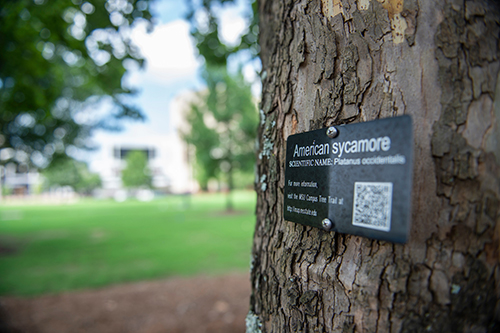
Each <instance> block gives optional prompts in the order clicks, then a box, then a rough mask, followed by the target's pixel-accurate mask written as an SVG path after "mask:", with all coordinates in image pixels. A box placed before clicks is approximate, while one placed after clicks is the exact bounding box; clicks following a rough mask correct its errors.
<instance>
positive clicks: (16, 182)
mask: <svg viewBox="0 0 500 333" xmlns="http://www.w3.org/2000/svg"><path fill="white" fill-rule="evenodd" d="M41 183H42V179H41V177H40V174H39V173H38V172H37V171H36V170H29V169H28V168H27V167H26V165H16V164H14V163H8V164H7V165H6V166H5V167H4V166H0V185H2V186H0V188H3V189H6V190H7V192H8V193H10V194H14V195H29V194H34V193H36V192H37V190H38V189H39V187H40V185H41Z"/></svg>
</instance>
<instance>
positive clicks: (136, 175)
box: [122, 150, 152, 188]
mask: <svg viewBox="0 0 500 333" xmlns="http://www.w3.org/2000/svg"><path fill="white" fill-rule="evenodd" d="M125 161H126V162H127V165H126V167H125V169H123V171H122V181H123V185H125V187H132V188H137V187H150V186H151V180H152V177H151V171H150V170H149V168H148V157H147V156H146V153H145V152H143V151H139V150H133V151H130V152H129V153H128V154H127V156H126V158H125Z"/></svg>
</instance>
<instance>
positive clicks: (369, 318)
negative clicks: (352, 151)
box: [247, 0, 500, 332]
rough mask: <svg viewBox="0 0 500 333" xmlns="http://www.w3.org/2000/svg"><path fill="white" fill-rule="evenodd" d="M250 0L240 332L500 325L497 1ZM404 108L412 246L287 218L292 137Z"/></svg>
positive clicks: (499, 52) (466, 329)
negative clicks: (252, 142) (252, 29)
mask: <svg viewBox="0 0 500 333" xmlns="http://www.w3.org/2000/svg"><path fill="white" fill-rule="evenodd" d="M259 5H260V22H261V24H260V45H261V55H262V63H263V74H262V77H263V94H262V105H261V109H262V112H261V116H262V120H263V122H262V126H261V128H260V133H259V141H260V156H261V158H260V159H259V161H258V179H259V180H260V181H261V182H260V183H259V184H257V192H258V201H257V226H256V230H255V237H254V244H253V258H252V273H251V280H252V288H253V293H252V297H251V312H250V314H249V316H248V318H247V326H248V327H249V329H248V331H258V329H257V326H258V325H257V323H258V322H260V324H261V325H262V326H261V330H262V331H263V332H324V331H330V332H332V331H333V332H353V331H354V332H401V331H403V332H423V331H429V332H487V331H496V330H498V329H499V326H498V320H499V319H500V304H499V301H498V300H499V298H500V297H499V296H500V266H499V255H500V249H499V245H500V243H499V237H500V223H499V220H500V214H499V203H500V184H499V182H500V171H499V170H500V167H499V166H500V145H499V143H500V137H499V136H500V128H499V127H500V84H498V82H499V80H498V76H499V68H500V61H499V55H500V49H499V43H498V40H499V35H500V26H499V21H498V20H499V17H500V11H499V8H498V5H497V3H496V2H495V1H465V2H464V1H458V0H457V1H455V0H453V1H452V0H448V1H444V0H440V1H417V0H405V1H404V2H403V0H398V1H394V0H385V1H382V0H378V1H375V0H372V1H370V0H358V1H354V0H323V1H319V0H313V1H307V0H302V1H291V0H283V1H273V0H260V1H259ZM403 114H408V115H411V116H412V117H413V126H414V141H415V142H414V161H415V162H414V180H413V184H414V185H413V199H412V205H413V213H412V226H411V232H410V237H409V241H408V243H407V244H405V245H396V244H392V243H388V242H383V241H375V240H371V239H368V238H362V237H357V236H351V235H346V234H339V233H333V232H332V233H329V232H325V231H322V230H320V229H316V228H310V227H305V226H302V225H299V224H295V223H291V222H286V221H284V220H283V187H284V169H285V147H286V139H287V137H288V136H289V135H290V134H294V133H300V132H304V131H309V130H313V129H318V128H322V127H325V126H329V125H332V124H343V123H350V122H364V121H369V120H373V119H376V118H386V117H392V116H396V115H403ZM264 175H265V177H264Z"/></svg>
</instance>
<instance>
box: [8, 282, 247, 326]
mask: <svg viewBox="0 0 500 333" xmlns="http://www.w3.org/2000/svg"><path fill="white" fill-rule="evenodd" d="M249 297H250V282H249V275H248V274H242V273H233V274H229V275H225V276H217V277H206V276H200V277H193V278H171V279H166V280H160V281H146V282H137V283H130V284H123V285H116V286H112V287H108V288H103V289H98V290H85V291H75V292H68V293H63V294H58V295H47V296H40V297H35V298H19V297H1V298H0V310H1V311H2V312H3V313H1V314H0V332H2V333H3V332H29V333H31V332H36V333H38V332H40V333H42V332H51V333H54V332H75V333H76V332H144V333H153V332H154V333H156V332H168V333H181V332H189V333H202V332H205V333H209V332H213V333H215V332H217V333H233V332H234V333H238V332H245V317H246V315H247V313H248V306H249Z"/></svg>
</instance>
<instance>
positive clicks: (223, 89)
mask: <svg viewBox="0 0 500 333" xmlns="http://www.w3.org/2000/svg"><path fill="white" fill-rule="evenodd" d="M205 79H206V82H207V85H208V89H207V91H203V92H201V93H199V94H198V100H197V101H195V102H193V103H192V104H191V106H190V109H189V110H188V112H187V117H186V119H187V121H188V123H189V124H190V125H191V128H190V131H189V132H188V133H184V139H185V140H186V142H188V143H190V144H192V145H194V146H195V147H196V153H195V156H196V163H197V164H198V168H197V170H200V169H202V170H203V172H200V173H198V175H197V176H198V181H199V182H200V184H201V185H202V187H203V186H204V185H205V184H206V183H207V182H208V180H209V179H210V178H217V179H220V178H221V177H224V180H226V181H227V183H228V186H229V189H230V190H231V189H233V188H234V183H233V173H234V171H235V170H236V169H238V170H240V172H244V173H245V172H246V173H253V166H254V164H255V149H254V148H255V137H256V129H257V125H258V114H257V109H256V105H255V102H254V101H253V97H252V93H251V90H250V86H249V84H248V83H246V82H245V80H244V79H243V76H242V75H241V74H238V75H229V74H228V73H227V72H226V71H225V70H213V69H212V70H209V71H207V75H206V77H205Z"/></svg>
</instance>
